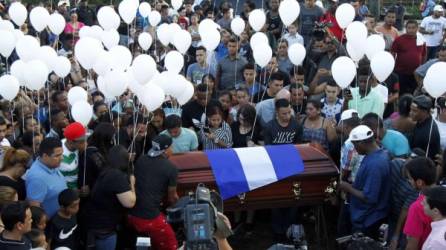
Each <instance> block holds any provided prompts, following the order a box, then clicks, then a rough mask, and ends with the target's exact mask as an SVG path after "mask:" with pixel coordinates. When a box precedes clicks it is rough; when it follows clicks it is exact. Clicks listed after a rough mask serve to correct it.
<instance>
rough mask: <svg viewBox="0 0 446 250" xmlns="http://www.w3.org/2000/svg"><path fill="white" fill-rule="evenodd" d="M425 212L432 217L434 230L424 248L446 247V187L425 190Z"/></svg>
mask: <svg viewBox="0 0 446 250" xmlns="http://www.w3.org/2000/svg"><path fill="white" fill-rule="evenodd" d="M424 196H425V198H424V200H423V209H424V213H425V214H427V215H428V216H429V217H431V218H432V223H431V227H432V231H431V233H430V234H429V236H428V237H427V239H426V241H425V242H424V244H423V250H435V249H446V239H445V237H446V187H443V186H438V187H433V188H429V189H427V190H425V191H424Z"/></svg>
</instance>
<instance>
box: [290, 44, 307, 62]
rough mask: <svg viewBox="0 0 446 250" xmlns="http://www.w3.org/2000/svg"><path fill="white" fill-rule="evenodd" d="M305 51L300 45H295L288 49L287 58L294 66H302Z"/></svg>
mask: <svg viewBox="0 0 446 250" xmlns="http://www.w3.org/2000/svg"><path fill="white" fill-rule="evenodd" d="M306 54H307V51H306V50H305V48H304V46H303V45H302V44H300V43H295V44H293V45H291V46H290V47H289V48H288V57H289V58H290V61H291V62H292V63H293V64H294V65H296V66H297V65H302V62H303V61H304V59H305V56H306Z"/></svg>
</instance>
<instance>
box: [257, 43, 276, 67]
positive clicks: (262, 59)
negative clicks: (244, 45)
mask: <svg viewBox="0 0 446 250" xmlns="http://www.w3.org/2000/svg"><path fill="white" fill-rule="evenodd" d="M272 55H273V51H272V49H271V47H270V46H269V45H268V44H259V45H258V46H257V47H256V48H255V49H254V51H253V56H254V60H255V62H256V63H257V65H259V66H260V67H262V68H263V67H265V66H266V65H268V63H269V61H270V60H271V57H272Z"/></svg>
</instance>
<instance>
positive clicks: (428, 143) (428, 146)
mask: <svg viewBox="0 0 446 250" xmlns="http://www.w3.org/2000/svg"><path fill="white" fill-rule="evenodd" d="M435 104H437V98H435ZM433 126H434V118H433V117H432V116H431V126H430V129H429V140H428V142H427V148H426V157H429V149H430V144H431V138H432V127H433Z"/></svg>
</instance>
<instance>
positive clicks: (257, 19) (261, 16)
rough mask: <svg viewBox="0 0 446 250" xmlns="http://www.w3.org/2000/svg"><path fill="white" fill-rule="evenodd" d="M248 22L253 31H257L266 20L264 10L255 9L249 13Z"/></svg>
mask: <svg viewBox="0 0 446 250" xmlns="http://www.w3.org/2000/svg"><path fill="white" fill-rule="evenodd" d="M248 20H249V24H250V25H251V27H252V28H253V29H254V30H255V31H259V30H261V29H262V28H263V25H265V22H266V16H265V12H263V10H262V9H255V10H253V11H251V13H249V18H248Z"/></svg>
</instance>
